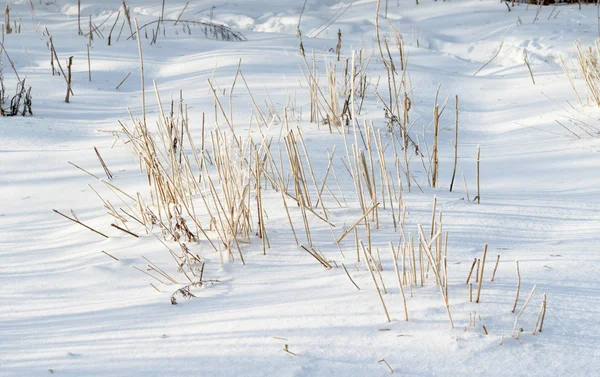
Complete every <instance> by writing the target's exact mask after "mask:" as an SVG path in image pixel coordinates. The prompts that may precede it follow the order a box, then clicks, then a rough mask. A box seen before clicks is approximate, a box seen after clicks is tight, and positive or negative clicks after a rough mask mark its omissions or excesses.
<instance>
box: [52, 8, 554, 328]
mask: <svg viewBox="0 0 600 377" xmlns="http://www.w3.org/2000/svg"><path fill="white" fill-rule="evenodd" d="M377 11H378V13H379V7H378V9H377ZM377 20H378V17H377ZM135 30H136V32H135V34H138V35H139V30H140V27H139V26H138V22H137V20H135ZM133 34H134V33H133V32H132V35H133ZM394 34H395V47H396V49H397V53H398V56H399V62H397V61H394V59H393V58H392V56H393V55H395V53H396V52H394V54H392V50H391V49H390V47H389V43H388V41H387V39H386V38H385V37H384V38H382V37H381V36H380V33H379V24H378V21H377V40H378V46H379V58H380V61H381V63H382V64H383V67H384V68H385V71H386V73H387V86H382V87H384V88H385V89H384V90H381V92H382V93H383V94H382V93H380V88H379V85H377V86H375V90H374V91H373V93H374V96H375V97H377V99H378V100H379V102H380V103H382V104H383V107H384V111H385V113H386V117H385V118H386V123H387V124H386V126H385V127H379V128H378V127H376V125H375V123H374V122H372V121H371V122H369V121H366V120H363V121H362V122H360V121H359V120H358V115H359V114H360V111H361V108H362V104H363V102H364V100H365V98H366V97H367V95H368V93H369V91H368V88H369V87H370V85H371V84H369V81H370V79H369V70H368V67H369V64H370V61H371V57H367V56H366V54H364V53H363V51H362V50H361V51H359V52H358V53H356V52H352V54H351V57H350V58H347V59H345V60H343V61H342V64H343V69H341V70H340V71H339V72H338V69H337V67H336V64H337V63H335V62H332V63H326V76H327V80H326V81H327V83H326V85H325V86H322V85H321V83H320V80H319V77H318V69H317V62H316V56H315V54H314V52H313V55H312V66H310V65H309V63H308V61H307V59H306V58H304V63H305V64H304V70H303V74H304V77H305V78H306V80H307V83H308V98H309V103H310V107H311V111H310V120H311V121H312V122H314V123H316V124H317V125H321V124H324V125H327V129H328V130H329V132H330V133H332V134H335V133H338V132H339V134H340V135H341V138H340V139H339V140H340V144H342V143H343V146H344V155H345V156H343V157H340V156H337V157H339V159H337V158H336V150H337V145H334V146H333V148H332V150H331V151H329V150H328V151H327V158H326V159H322V160H321V162H323V161H325V163H321V164H320V166H318V167H317V168H316V166H315V165H314V164H313V162H314V157H312V156H314V154H311V145H310V143H308V142H307V140H306V138H305V136H304V132H305V130H303V129H302V128H301V127H300V124H299V123H298V124H297V125H294V124H290V123H293V122H294V118H295V117H293V116H290V114H289V113H290V112H292V113H294V114H295V113H296V111H295V109H288V108H287V107H286V108H285V109H284V111H283V116H281V115H280V114H281V113H280V112H279V111H278V110H277V108H276V106H275V105H274V104H273V102H272V101H271V102H270V104H269V103H267V105H266V107H260V106H258V104H257V102H256V100H255V97H254V95H253V93H252V91H251V89H250V87H249V85H248V83H247V81H246V79H245V77H244V74H243V72H242V69H241V61H240V65H238V69H237V71H236V74H235V78H234V80H233V83H232V86H231V89H230V91H229V104H230V108H229V109H227V108H226V107H225V106H224V103H225V99H226V93H225V92H221V91H217V90H215V88H214V81H211V80H209V81H208V87H209V89H210V93H211V95H212V96H213V99H214V119H215V124H214V126H209V127H207V126H206V124H205V123H206V122H205V116H204V114H203V116H202V121H201V123H200V125H199V126H196V127H195V128H194V126H193V125H191V124H190V119H189V117H188V109H187V106H186V105H185V103H184V101H183V94H182V93H181V92H180V93H179V99H178V101H174V100H171V102H170V103H169V104H168V106H165V104H164V103H163V101H162V100H161V96H160V91H159V88H158V86H157V85H156V83H154V93H155V95H156V104H157V107H158V111H157V114H156V121H155V122H153V124H150V121H149V118H150V117H147V112H146V97H145V93H146V91H145V77H144V59H143V52H142V41H141V38H138V39H137V41H138V49H139V55H140V67H141V77H142V85H141V87H142V113H141V114H140V115H138V116H137V117H136V116H134V115H133V114H131V113H130V120H129V121H128V122H127V123H121V131H120V132H119V133H118V135H119V137H121V138H123V139H124V140H125V143H126V144H127V145H129V146H130V148H131V149H132V151H133V152H134V155H135V156H136V157H137V158H138V161H139V166H140V171H141V172H143V175H144V177H145V181H146V183H147V185H148V192H147V193H146V194H143V193H140V192H136V193H135V194H128V193H126V192H124V191H123V190H121V189H119V188H118V187H116V186H115V185H114V184H112V183H110V182H108V181H106V180H104V179H100V178H99V177H97V176H94V175H93V174H91V173H88V172H87V171H86V170H84V169H83V168H81V167H79V166H76V165H75V166H76V167H77V168H79V169H81V170H83V171H85V172H86V173H88V174H90V175H92V176H93V177H94V178H96V179H97V180H98V181H99V182H101V183H102V184H103V185H105V186H106V187H107V188H108V189H109V190H110V191H111V192H112V193H114V194H115V195H116V196H117V197H118V198H119V199H120V200H121V201H122V202H123V204H124V206H125V208H119V209H118V210H117V209H116V208H115V207H114V206H113V205H112V204H111V203H110V201H109V200H107V199H105V198H103V197H101V196H100V195H99V194H98V193H97V192H96V191H95V190H94V191H95V192H96V193H97V194H98V196H99V198H100V199H101V201H102V202H103V204H104V206H105V208H106V209H107V211H108V214H109V215H110V216H111V220H112V223H111V227H112V228H114V229H116V230H117V231H119V232H121V233H125V234H127V235H128V236H132V237H139V233H140V232H145V233H146V234H147V235H150V236H152V237H155V238H156V239H157V240H158V241H159V242H160V243H161V244H162V245H164V247H165V248H166V249H167V250H168V252H169V254H170V255H171V257H172V258H173V260H174V261H175V263H176V265H177V268H178V272H179V273H181V274H182V275H183V276H184V278H185V279H187V282H185V283H181V284H180V283H179V281H178V280H176V279H175V278H173V277H172V276H171V275H169V274H168V273H167V272H166V271H164V270H163V269H161V268H160V267H158V266H157V265H156V264H154V263H152V262H151V261H150V260H147V259H146V261H147V262H148V265H147V269H146V271H144V270H141V269H140V271H141V272H143V273H145V274H147V275H149V276H151V277H152V278H153V279H155V280H157V281H159V282H161V283H164V282H165V281H166V282H170V283H173V284H180V287H179V288H178V289H177V290H176V291H175V293H174V294H173V295H172V296H171V302H172V303H173V304H176V303H177V299H176V296H177V295H179V296H181V297H186V298H190V297H195V295H194V293H193V292H192V290H191V288H193V287H198V286H201V285H204V284H207V283H215V282H218V281H217V280H207V279H204V267H205V260H204V259H203V258H202V257H201V256H200V255H199V254H198V253H197V252H196V251H194V250H195V249H196V248H199V247H198V245H206V246H209V249H211V250H213V252H214V253H216V254H218V257H219V259H220V261H221V263H226V262H230V261H235V260H239V262H240V263H243V264H245V263H246V260H247V258H245V255H244V254H245V251H246V250H247V249H248V247H247V246H248V245H251V244H255V245H257V246H256V247H258V248H260V249H261V250H262V253H263V254H267V252H270V251H269V249H270V248H271V240H270V238H269V234H272V233H271V229H272V228H271V227H270V226H271V225H272V224H273V223H272V222H271V221H270V217H269V213H268V211H272V212H271V215H275V216H274V217H276V215H277V214H276V213H274V212H275V211H278V212H280V213H285V218H286V219H287V225H289V233H285V232H282V231H281V225H280V224H279V225H278V226H277V230H278V237H277V238H278V242H283V244H282V246H284V247H285V246H289V245H290V243H291V242H293V243H295V245H296V246H298V250H301V251H302V252H303V253H304V252H306V253H307V254H309V255H310V257H312V258H313V259H314V260H315V264H316V265H320V266H322V268H325V269H328V270H330V269H335V268H336V267H338V262H337V261H336V258H335V257H333V255H332V253H331V252H330V251H327V250H326V251H325V252H323V251H322V250H321V248H322V247H326V246H328V245H331V244H334V245H335V247H336V248H337V250H338V251H339V253H340V255H341V258H342V259H343V260H344V261H345V262H346V263H353V265H354V267H355V269H356V270H357V271H360V269H359V267H358V266H361V265H362V266H363V271H365V272H368V274H367V277H369V278H370V279H369V280H371V281H372V283H373V287H374V291H376V293H377V296H378V300H379V301H380V302H381V305H382V308H383V312H384V313H385V316H386V319H387V321H391V319H392V315H391V314H390V311H389V310H388V305H387V304H386V299H385V295H386V294H387V293H388V288H387V287H386V283H385V279H384V276H385V274H384V273H383V271H384V266H386V263H385V261H386V260H387V261H391V263H392V265H393V270H394V272H395V273H394V274H393V276H394V280H395V284H397V285H398V291H399V292H400V294H401V297H402V304H403V318H404V319H405V320H407V321H408V320H409V306H410V305H409V300H410V299H407V297H411V298H412V297H414V293H415V292H414V291H415V290H416V289H417V287H423V286H425V285H426V283H427V281H428V280H429V279H431V280H434V283H433V284H435V286H436V289H438V290H439V294H440V298H441V303H442V305H443V306H444V308H445V310H446V312H447V315H448V319H449V322H450V325H451V327H452V328H454V327H455V325H454V320H453V317H452V312H451V305H450V295H451V292H450V287H451V280H450V278H449V272H448V240H449V233H448V232H447V231H445V230H444V226H443V216H442V213H441V211H438V208H437V207H438V205H437V199H435V197H434V200H433V208H432V215H431V222H430V224H428V225H429V226H428V227H427V229H426V228H425V227H423V226H422V225H420V224H419V225H418V226H417V228H416V233H414V234H411V232H410V231H409V230H408V226H407V225H406V217H407V204H406V203H405V201H404V196H403V193H404V191H405V190H407V191H410V190H411V185H416V186H417V187H418V188H419V189H421V187H420V185H419V183H418V180H417V178H416V177H415V176H414V175H413V173H411V169H410V165H411V161H410V156H412V155H417V156H421V162H422V165H423V166H424V167H425V170H426V172H427V179H428V181H429V184H430V185H431V187H432V188H434V189H435V188H439V186H440V185H439V150H440V142H439V134H440V116H441V115H442V113H443V111H444V109H445V108H446V103H444V104H443V105H441V106H440V105H438V102H437V95H436V101H435V104H434V111H433V120H432V124H433V127H434V132H433V150H432V152H431V153H429V148H428V147H427V146H426V144H425V147H424V148H421V147H420V145H421V144H420V143H419V140H418V139H417V140H416V141H415V139H413V137H411V136H410V134H409V131H410V129H411V120H410V116H409V115H410V113H409V112H410V111H411V108H412V101H411V98H410V95H411V93H412V92H413V88H412V86H411V85H410V75H409V74H408V72H407V64H408V54H407V53H406V52H405V49H404V44H403V39H402V36H401V35H400V33H398V32H394ZM48 36H49V34H48ZM50 40H51V39H50ZM50 45H52V43H50ZM52 53H53V55H55V53H56V52H55V51H53V52H52ZM238 79H241V80H242V81H243V83H244V87H245V89H246V91H247V95H248V98H249V99H250V101H251V103H252V109H251V115H250V119H249V121H250V126H249V127H248V134H247V135H244V136H241V135H238V133H237V132H236V130H238V129H239V127H237V124H236V123H235V122H234V117H233V113H234V112H233V103H232V98H233V92H234V90H235V87H236V83H237V82H238ZM438 92H439V88H438ZM300 113H301V112H300ZM413 122H414V121H413ZM277 127H279V129H278V130H276V128H277ZM198 128H199V131H200V140H194V139H193V137H192V134H193V133H194V132H192V131H191V130H194V129H195V130H196V132H197V130H198ZM334 130H335V132H334ZM455 132H456V137H457V138H458V97H456V131H455ZM386 133H388V134H386ZM278 135H279V136H278ZM390 135H391V137H389V136H390ZM409 149H413V150H414V152H416V153H413V151H412V150H411V151H410V152H409ZM421 149H424V150H426V151H427V154H428V155H427V156H425V155H424V154H423V153H421ZM457 149H458V140H456V141H455V144H454V156H455V157H454V171H453V174H452V181H451V184H450V189H451V190H452V185H453V184H454V179H455V175H456V166H457ZM95 152H96V155H97V157H98V160H99V161H100V164H101V165H102V168H103V170H104V173H105V174H106V176H107V179H108V180H109V181H110V180H111V179H112V178H113V174H112V172H111V171H110V169H109V168H108V167H107V165H106V163H105V162H104V159H103V158H102V156H101V155H100V153H99V151H98V150H97V149H96V150H95ZM311 157H312V158H311ZM425 159H427V162H425ZM477 162H478V163H477V176H478V177H479V149H478V152H477ZM323 167H325V169H324V170H323V169H321V168H323ZM336 167H337V170H336ZM340 178H342V179H340ZM340 180H343V181H344V182H348V183H349V184H350V185H351V187H353V188H354V193H351V192H349V191H344V189H343V186H344V185H343V184H341V183H340ZM477 186H478V190H477V191H478V193H477V197H476V200H477V201H478V202H479V201H480V194H479V179H478V182H477ZM465 188H466V187H465ZM421 191H423V190H422V189H421ZM467 196H468V194H467ZM266 203H268V205H265V204H266ZM277 203H280V204H279V205H278V204H277ZM349 203H350V204H349ZM355 203H356V205H355V206H352V204H355ZM356 207H358V208H356ZM334 209H342V210H344V212H345V211H348V213H350V215H351V216H355V217H354V219H353V220H352V222H351V225H350V226H344V227H343V228H342V227H340V226H339V222H340V218H339V217H338V216H337V215H336V214H337V212H336V211H335V210H334ZM353 209H355V211H354V212H353V211H352V210H353ZM357 209H358V210H359V211H357ZM357 212H358V213H357ZM57 213H58V214H60V215H62V216H63V217H65V218H67V219H69V220H71V221H73V222H75V223H77V224H79V225H81V226H83V227H85V228H87V229H89V230H91V231H93V232H95V233H97V234H98V235H101V236H103V237H109V236H108V235H106V234H104V233H102V232H99V231H97V230H95V229H93V228H91V227H89V226H88V225H85V224H83V223H82V222H80V221H79V220H78V219H77V217H76V216H75V215H73V217H70V216H67V215H64V214H62V213H60V212H58V211H57ZM336 223H338V224H336ZM315 229H317V231H319V234H320V236H319V237H318V238H317V237H314V234H315ZM323 229H325V232H327V231H328V232H330V233H331V238H330V239H329V240H327V239H326V238H325V237H323V232H321V231H322V230H323ZM391 229H393V232H394V233H395V234H397V236H398V242H397V243H396V244H395V243H394V242H389V248H390V254H384V255H383V260H382V252H381V251H380V249H379V248H378V247H377V246H376V245H375V244H376V242H375V241H376V240H378V239H380V237H379V236H380V234H379V232H381V234H384V233H383V231H384V230H385V231H387V232H388V233H387V234H389V231H390V230H391ZM349 235H352V236H353V237H351V238H347V237H348V236H349ZM327 238H328V237H327ZM352 238H353V239H352ZM292 240H293V241H292ZM173 245H175V247H173ZM104 253H105V254H107V255H108V256H110V257H112V258H114V259H117V258H116V257H114V256H113V255H111V254H108V253H106V252H104ZM350 253H351V254H350ZM486 255H487V245H485V246H484V249H483V254H482V257H481V258H480V259H476V260H474V261H473V265H472V266H471V270H470V272H469V276H468V277H467V284H468V285H469V301H471V302H472V301H474V302H475V303H476V304H478V303H479V302H480V300H482V297H483V296H482V292H483V290H482V287H483V282H484V270H485V266H486ZM386 257H387V259H386ZM499 261H500V256H498V257H497V259H496V264H495V267H494V269H493V273H492V277H491V281H494V279H495V276H496V270H497V268H498V264H499ZM341 265H342V267H343V269H344V272H345V275H346V276H347V277H348V279H349V280H350V282H351V283H352V284H353V286H354V287H356V288H357V289H358V290H360V289H361V288H360V286H359V284H358V283H357V281H356V280H355V279H354V278H353V277H352V275H351V274H350V272H349V271H348V269H347V268H346V265H345V264H344V263H341ZM388 265H389V263H388ZM517 266H518V264H517ZM475 267H477V268H476V269H475ZM474 271H475V275H474V278H475V282H476V283H477V289H476V294H475V299H474V300H473V285H472V283H470V281H471V278H472V276H473V272H474ZM517 272H518V269H517ZM152 286H153V287H154V288H155V289H157V290H158V288H156V286H154V285H152ZM405 289H407V290H408V294H406V293H405ZM519 290H520V274H518V289H517V297H516V300H515V308H516V305H517V303H518V295H519ZM532 295H533V291H532V293H531V294H530V295H529V297H528V299H527V301H526V302H525V304H524V306H523V308H522V309H521V311H520V312H519V314H518V315H517V317H516V319H515V322H514V327H515V330H514V331H513V336H515V337H517V338H518V336H519V335H518V334H519V333H520V332H517V331H516V329H517V324H518V320H519V318H520V316H521V314H522V312H523V311H524V310H525V307H526V306H527V304H528V303H529V301H530V299H531V297H532ZM514 310H515V309H514V308H513V312H514ZM545 310H546V299H545V296H544V300H543V304H542V308H541V309H540V315H539V319H538V323H539V326H538V324H536V326H535V329H534V333H535V332H536V331H537V330H538V329H539V331H541V330H542V326H543V320H544V315H545ZM470 323H471V321H470ZM483 329H484V332H485V334H486V335H487V334H488V330H487V328H486V327H485V326H484V327H483Z"/></svg>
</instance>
